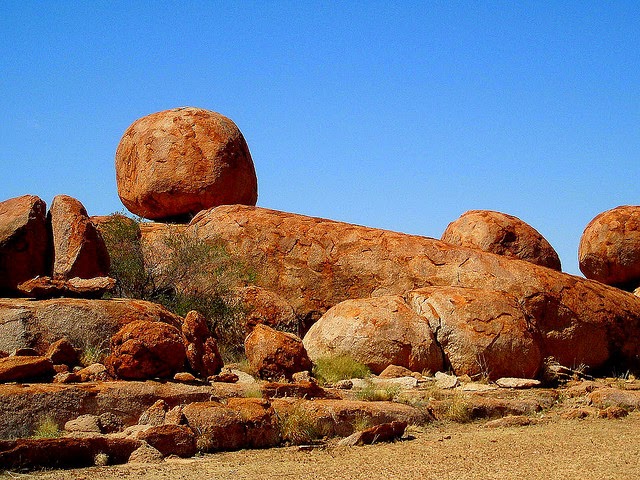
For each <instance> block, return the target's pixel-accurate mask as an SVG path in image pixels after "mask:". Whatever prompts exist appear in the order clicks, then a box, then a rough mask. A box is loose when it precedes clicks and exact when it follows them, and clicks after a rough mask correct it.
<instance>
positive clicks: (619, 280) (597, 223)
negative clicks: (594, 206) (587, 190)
mask: <svg viewBox="0 0 640 480" xmlns="http://www.w3.org/2000/svg"><path fill="white" fill-rule="evenodd" d="M578 262H579V266H580V270H581V271H582V273H584V276H585V277H587V278H590V279H593V280H597V281H599V282H602V283H606V284H607V285H616V286H620V287H622V288H625V289H629V290H633V289H635V288H636V287H638V285H640V206H635V205H624V206H620V207H616V208H614V209H612V210H608V211H606V212H602V213H601V214H599V215H597V216H596V217H595V218H594V219H593V220H591V222H589V224H588V225H587V227H586V228H585V229H584V232H583V233H582V238H581V239H580V246H579V247H578Z"/></svg>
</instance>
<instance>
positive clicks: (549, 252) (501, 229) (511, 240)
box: [441, 210, 561, 270]
mask: <svg viewBox="0 0 640 480" xmlns="http://www.w3.org/2000/svg"><path fill="white" fill-rule="evenodd" d="M441 240H442V241H443V242H447V243H451V244H452V245H459V246H461V247H469V248H478V249H480V250H484V251H485V252H491V253H496V254H498V255H505V256H507V257H513V258H519V259H520V260H526V261H527V262H531V263H535V264H536V265H541V266H543V267H548V268H553V269H554V270H560V269H561V268H560V257H558V254H557V253H556V251H555V250H554V249H553V247H552V246H551V244H550V243H549V242H548V241H547V240H546V239H545V238H544V237H543V236H542V235H540V233H539V232H538V231H537V230H536V229H535V228H533V227H532V226H531V225H529V224H527V223H525V222H523V221H522V220H520V219H519V218H517V217H514V216H512V215H507V214H506V213H500V212H493V211H490V210H470V211H468V212H466V213H463V214H462V215H461V216H460V218H458V219H457V220H455V221H453V222H451V223H450V224H449V226H448V227H447V228H446V230H445V231H444V233H443V234H442V238H441Z"/></svg>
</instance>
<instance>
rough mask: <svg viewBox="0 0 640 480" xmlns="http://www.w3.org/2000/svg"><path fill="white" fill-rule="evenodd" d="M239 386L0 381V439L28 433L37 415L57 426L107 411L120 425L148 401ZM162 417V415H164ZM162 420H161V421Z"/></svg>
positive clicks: (180, 399)
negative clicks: (55, 423)
mask: <svg viewBox="0 0 640 480" xmlns="http://www.w3.org/2000/svg"><path fill="white" fill-rule="evenodd" d="M243 391H244V389H243V387H242V386H237V385H233V384H227V383H219V384H216V385H186V384H180V383H173V382H163V383H160V382H154V381H146V382H136V381H115V382H98V383H79V384H73V385H65V384H55V383H38V384H33V383H31V384H28V385H15V384H0V418H2V422H0V438H16V437H28V436H30V435H32V434H33V432H34V429H35V426H36V424H37V423H38V421H39V420H40V419H41V418H44V417H46V416H51V417H52V418H53V419H54V420H55V421H56V422H57V423H58V425H64V424H65V422H67V421H69V420H72V419H74V418H77V417H78V416H79V415H85V414H92V415H100V416H101V417H102V415H103V414H105V413H111V414H113V415H115V416H116V417H118V418H120V419H121V420H122V422H123V423H124V425H133V424H136V423H137V422H138V419H139V417H140V416H141V414H142V413H143V412H144V411H145V410H147V409H148V408H149V407H150V406H151V405H152V404H153V403H154V402H156V401H157V400H159V399H163V401H165V402H166V403H167V404H168V406H170V407H175V406H176V405H180V404H188V403H192V402H204V401H208V400H209V399H210V398H211V396H212V395H213V396H215V397H217V398H227V397H232V396H235V397H237V396H240V395H242V394H243ZM167 416H168V415H167ZM165 421H166V420H165Z"/></svg>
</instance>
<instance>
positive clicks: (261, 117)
mask: <svg viewBox="0 0 640 480" xmlns="http://www.w3.org/2000/svg"><path fill="white" fill-rule="evenodd" d="M186 105H190V106H196V107H201V108H206V109H209V110H214V111H217V112H220V113H222V114H224V115H226V116H228V117H230V118H231V119H233V120H234V121H235V122H236V123H237V124H238V126H239V127H240V129H241V130H242V132H243V133H244V135H245V138H246V139H247V142H248V144H249V148H250V149H251V153H252V156H253V160H254V163H255V165H256V170H257V174H258V187H259V198H258V205H260V206H263V207H268V208H274V209H278V210H285V211H290V212H296V213H303V214H307V215H314V216H321V217H327V218H332V219H336V220H343V221H347V222H353V223H358V224H363V225H368V226H373V227H380V228H386V229H391V230H397V231H401V232H406V233H413V234H419V235H426V236H430V237H436V238H439V237H440V235H441V234H442V232H443V231H444V229H445V227H446V226H447V224H448V223H449V222H450V221H452V220H454V219H456V218H457V217H458V216H459V215H461V214H462V213H463V212H465V211H466V210H471V209H490V210H498V211H502V212H505V213H509V214H512V215H516V216H518V217H520V218H521V219H522V220H524V221H526V222H527V223H529V224H531V225H532V226H533V227H535V228H536V229H538V230H539V231H540V232H541V233H542V234H543V235H544V236H545V237H546V238H547V239H548V240H549V241H550V242H551V244H552V245H553V246H554V247H555V248H556V250H557V251H558V253H559V254H560V257H561V260H562V262H563V268H564V269H565V270H566V271H568V272H570V273H579V271H578V267H577V259H576V257H577V247H578V242H579V239H580V236H581V234H582V231H583V229H584V227H585V226H586V225H587V223H588V222H589V221H590V220H591V219H592V218H593V217H594V216H595V215H596V214H598V213H600V212H602V211H605V210H608V209H610V208H613V207H615V206H618V205H623V204H639V203H640V201H639V199H638V194H639V193H640V3H638V2H635V1H631V0H630V1H619V2H616V1H613V2H585V1H578V2H556V1H554V2H541V1H530V2H513V1H505V2H493V1H482V2H480V1H478V2H471V1H464V2H456V1H443V2H430V1H418V2H412V1H400V2H396V1H384V2H378V1H373V0H368V1H352V2H330V1H322V2H320V1H265V0H262V1H255V2H253V1H240V0H238V1H233V2H231V1H229V2H215V1H202V2H195V1H183V2H168V1H162V2H161V1H158V2H156V1H146V2H137V1H98V0H96V1H77V2H72V1H63V0H60V1H26V0H19V1H16V0H2V1H0V176H1V178H2V183H1V184H0V198H2V199H6V198H10V197H14V196H18V195H23V194H27V193H30V194H36V195H39V196H41V197H42V198H43V200H45V201H46V202H47V203H48V204H49V203H50V202H51V199H52V198H53V196H55V195H56V194H60V193H65V194H69V195H72V196H75V197H76V198H78V199H79V200H81V201H82V202H83V203H84V205H85V206H86V207H87V210H88V211H89V213H90V214H92V215H98V214H107V213H111V212H114V211H120V210H122V209H123V208H124V207H123V206H122V204H121V203H120V201H119V198H118V195H117V191H116V184H115V170H114V154H115V150H116V146H117V145H118V142H119V140H120V137H121V136H122V133H123V132H124V130H125V129H126V128H127V127H128V126H129V125H130V124H131V123H132V122H133V121H134V120H136V119H137V118H139V117H142V116H144V115H147V114H149V113H153V112H157V111H160V110H165V109H168V108H173V107H178V106H186Z"/></svg>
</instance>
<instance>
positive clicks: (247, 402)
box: [182, 398, 280, 452]
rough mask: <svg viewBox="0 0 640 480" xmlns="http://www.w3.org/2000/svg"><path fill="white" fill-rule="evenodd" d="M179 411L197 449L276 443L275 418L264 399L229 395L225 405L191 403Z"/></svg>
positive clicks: (248, 446) (235, 448) (246, 446)
mask: <svg viewBox="0 0 640 480" xmlns="http://www.w3.org/2000/svg"><path fill="white" fill-rule="evenodd" d="M182 413H183V415H184V417H185V418H186V421H187V425H188V426H189V427H190V428H191V429H192V430H193V431H194V432H196V435H197V446H198V450H200V451H204V452H216V451H220V450H237V449H240V448H266V447H274V446H276V445H278V444H279V443H280V431H279V428H278V423H277V417H276V414H275V411H274V409H273V408H272V407H271V404H270V402H269V401H268V400H263V399H259V398H230V399H229V400H228V401H227V403H226V405H223V404H221V403H219V402H200V403H192V404H190V405H187V406H185V407H184V409H183V411H182Z"/></svg>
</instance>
